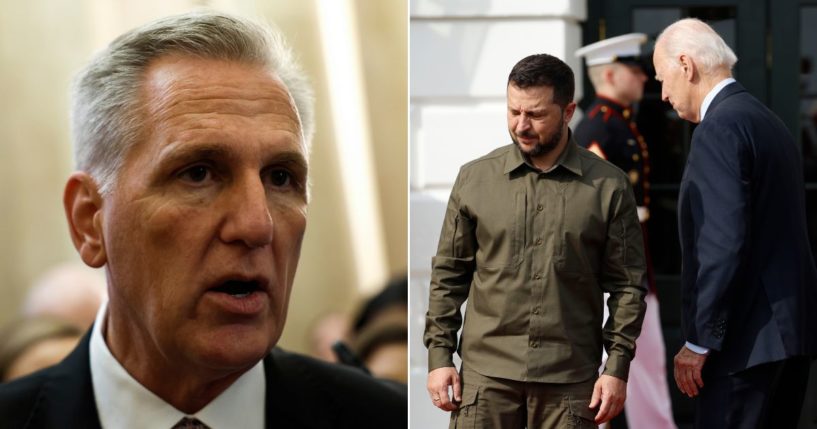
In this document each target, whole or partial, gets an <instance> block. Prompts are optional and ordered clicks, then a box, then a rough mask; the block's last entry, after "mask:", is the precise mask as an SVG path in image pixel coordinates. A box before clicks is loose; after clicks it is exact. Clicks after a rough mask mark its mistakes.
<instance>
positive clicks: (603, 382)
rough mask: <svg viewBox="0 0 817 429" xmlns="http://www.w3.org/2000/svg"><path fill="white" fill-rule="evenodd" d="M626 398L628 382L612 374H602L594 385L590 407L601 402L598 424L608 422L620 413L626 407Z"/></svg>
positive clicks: (594, 406)
mask: <svg viewBox="0 0 817 429" xmlns="http://www.w3.org/2000/svg"><path fill="white" fill-rule="evenodd" d="M625 399H627V382H626V381H624V380H622V379H620V378H617V377H613V376H612V375H601V376H600V377H599V379H598V380H596V384H595V385H594V386H593V397H592V398H591V399H590V408H596V406H598V405H599V402H601V406H600V407H599V412H598V413H597V414H596V424H598V425H600V424H602V423H604V422H608V421H610V419H612V418H613V417H615V416H617V415H619V413H621V410H623V409H624V400H625Z"/></svg>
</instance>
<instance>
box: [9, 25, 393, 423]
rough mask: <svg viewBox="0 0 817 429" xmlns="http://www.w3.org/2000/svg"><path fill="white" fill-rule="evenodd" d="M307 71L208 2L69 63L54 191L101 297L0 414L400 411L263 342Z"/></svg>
mask: <svg viewBox="0 0 817 429" xmlns="http://www.w3.org/2000/svg"><path fill="white" fill-rule="evenodd" d="M312 111H313V109H312V101H311V91H310V90H309V85H308V83H307V81H306V78H305V77H304V75H303V73H302V72H301V71H300V68H299V67H298V66H297V64H296V63H295V62H294V60H293V59H292V55H291V53H290V51H289V50H288V48H287V47H286V45H284V43H283V41H282V39H281V37H280V35H278V34H277V33H274V32H272V30H270V29H269V28H267V27H265V26H261V25H258V24H254V23H252V22H250V21H248V20H245V19H242V18H238V17H234V16H230V15H226V14H222V13H216V12H193V13H188V14H184V15H178V16H172V17H168V18H164V19H160V20H158V21H155V22H152V23H149V24H146V25H144V26H142V27H139V28H136V29H134V30H131V31H129V32H127V33H125V34H123V35H122V36H120V37H119V38H117V39H116V40H114V41H113V42H112V43H111V44H110V45H109V46H108V47H107V49H105V50H104V51H103V52H102V53H100V54H99V55H98V56H97V57H96V58H94V59H93V60H92V61H91V63H90V64H89V65H88V66H87V67H86V68H85V69H84V70H83V71H82V72H81V73H80V75H79V77H78V80H77V86H76V92H75V95H74V104H73V110H72V113H73V122H74V124H73V125H74V127H73V128H74V140H75V144H76V158H77V167H78V171H77V172H75V173H73V174H72V175H71V176H70V177H69V178H68V181H67V184H66V188H65V194H64V198H63V202H64V206H65V212H66V217H67V218H68V226H69V230H70V233H71V238H72V240H73V243H74V246H75V247H76V249H77V251H78V253H79V255H80V257H81V258H82V260H83V262H85V263H86V264H87V265H89V266H91V267H95V268H99V267H103V266H104V267H105V271H106V277H107V282H108V291H109V301H108V303H107V305H106V306H103V307H102V308H101V309H100V311H99V313H98V315H97V318H96V322H95V323H94V326H93V329H92V330H91V332H90V333H89V334H88V335H86V336H85V337H84V338H83V340H82V341H80V344H79V346H78V347H77V348H76V349H75V350H74V351H73V352H72V353H71V355H69V356H68V357H67V358H66V359H65V360H64V361H63V362H62V363H60V364H59V365H57V366H54V367H51V368H49V369H46V370H44V371H40V372H37V373H35V374H33V375H31V376H29V377H26V378H22V379H19V380H17V381H15V382H13V383H10V384H7V385H3V386H1V387H0V422H2V426H3V427H4V428H18V427H21V428H57V427H60V428H98V427H107V428H136V427H139V428H143V427H144V428H178V427H184V428H206V427H209V428H232V427H241V428H256V429H259V428H264V427H276V428H289V427H310V428H383V427H405V424H406V421H407V411H406V402H405V391H404V390H402V391H401V390H400V389H399V388H393V387H392V386H391V385H386V384H384V383H382V382H379V381H377V380H375V379H373V378H371V377H369V376H367V375H365V374H363V373H362V372H360V371H356V370H354V369H349V368H343V367H340V366H338V365H330V364H327V363H323V362H319V361H317V360H314V359H310V358H307V357H304V356H300V355H295V354H292V353H287V352H284V351H282V350H280V349H279V348H276V347H275V346H276V343H277V342H278V339H279V338H280V337H281V333H282V331H283V327H284V323H285V321H286V315H287V308H288V304H289V297H290V292H291V289H292V284H293V279H294V277H295V270H296V268H297V266H298V259H299V256H300V249H301V242H302V239H303V235H304V231H305V228H306V211H307V207H308V204H307V203H308V195H307V183H308V166H309V163H308V153H309V150H308V146H309V141H310V138H311V135H312V129H313V120H312Z"/></svg>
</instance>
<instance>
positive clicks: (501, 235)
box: [476, 192, 527, 268]
mask: <svg viewBox="0 0 817 429" xmlns="http://www.w3.org/2000/svg"><path fill="white" fill-rule="evenodd" d="M476 209H477V210H476V212H477V214H478V216H477V242H478V246H479V252H478V257H477V265H478V266H481V267H488V268H508V267H515V266H518V265H519V264H521V263H522V261H523V260H524V255H525V230H526V228H527V224H526V211H527V201H526V196H525V193H524V192H513V193H511V192H509V193H507V194H504V195H495V196H494V197H493V198H491V199H488V198H486V199H485V200H484V201H480V203H479V206H478V207H476Z"/></svg>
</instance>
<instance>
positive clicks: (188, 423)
mask: <svg viewBox="0 0 817 429" xmlns="http://www.w3.org/2000/svg"><path fill="white" fill-rule="evenodd" d="M172 429H210V427H209V426H207V425H206V424H204V423H202V422H200V421H199V420H198V419H191V418H189V417H185V418H183V419H181V420H179V422H178V423H176V425H174V426H173V428H172Z"/></svg>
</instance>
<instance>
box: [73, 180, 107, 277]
mask: <svg viewBox="0 0 817 429" xmlns="http://www.w3.org/2000/svg"><path fill="white" fill-rule="evenodd" d="M62 203H63V206H64V207H65V216H66V217H67V218H68V229H69V230H70V232H71V240H72V241H73V242H74V247H75V248H76V249H77V251H78V252H79V256H80V257H81V258H82V261H83V262H85V264H87V265H88V266H91V267H94V268H99V267H101V266H103V265H105V263H106V262H107V260H108V257H107V255H106V253H105V240H104V236H103V233H102V196H101V195H100V194H99V188H98V187H97V184H96V182H95V181H94V179H93V178H92V177H91V176H89V175H88V173H85V172H83V171H77V172H75V173H73V174H72V175H71V177H69V178H68V183H66V184H65V193H64V195H63V198H62Z"/></svg>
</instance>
